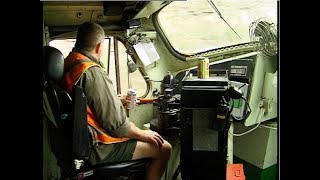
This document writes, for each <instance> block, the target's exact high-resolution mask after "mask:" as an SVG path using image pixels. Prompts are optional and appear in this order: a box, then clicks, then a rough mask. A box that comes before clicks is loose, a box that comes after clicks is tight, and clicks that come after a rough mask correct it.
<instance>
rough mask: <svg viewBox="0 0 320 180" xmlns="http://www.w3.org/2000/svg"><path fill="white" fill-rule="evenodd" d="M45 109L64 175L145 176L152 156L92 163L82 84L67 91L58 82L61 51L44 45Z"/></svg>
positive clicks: (107, 179) (124, 179)
mask: <svg viewBox="0 0 320 180" xmlns="http://www.w3.org/2000/svg"><path fill="white" fill-rule="evenodd" d="M43 64H44V72H43V86H44V87H43V111H44V114H45V116H46V118H45V119H46V120H48V123H47V124H48V136H49V139H48V140H49V144H50V146H51V149H52V151H53V153H54V155H55V156H56V158H57V160H58V165H59V166H60V167H61V168H62V172H63V173H62V175H61V179H99V180H100V179H103V180H133V179H137V180H138V179H139V180H141V179H144V172H145V166H146V165H147V163H148V162H149V158H144V159H139V160H132V161H124V162H115V163H103V164H97V165H91V164H90V163H89V162H88V158H89V155H90V149H91V141H90V139H89V138H90V136H89V131H88V125H87V114H86V113H87V111H86V103H87V102H86V97H85V95H84V93H83V89H82V88H81V87H80V86H77V85H74V87H73V92H72V93H67V92H66V91H64V90H63V89H62V88H61V87H60V86H59V85H58V82H59V81H60V80H61V78H62V76H63V72H64V57H63V55H62V53H61V52H60V51H59V50H58V49H56V48H54V47H50V46H45V47H44V48H43Z"/></svg>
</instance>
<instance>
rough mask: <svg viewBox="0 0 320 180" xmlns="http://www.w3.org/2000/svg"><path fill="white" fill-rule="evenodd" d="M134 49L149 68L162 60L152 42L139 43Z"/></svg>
mask: <svg viewBox="0 0 320 180" xmlns="http://www.w3.org/2000/svg"><path fill="white" fill-rule="evenodd" d="M133 48H134V49H135V51H136V52H137V54H138V56H139V58H140V59H141V61H142V63H143V65H144V66H148V65H149V64H152V63H153V62H155V61H157V60H159V59H160V56H159V54H158V52H157V51H156V49H155V47H154V45H153V43H152V42H139V43H138V44H136V45H133Z"/></svg>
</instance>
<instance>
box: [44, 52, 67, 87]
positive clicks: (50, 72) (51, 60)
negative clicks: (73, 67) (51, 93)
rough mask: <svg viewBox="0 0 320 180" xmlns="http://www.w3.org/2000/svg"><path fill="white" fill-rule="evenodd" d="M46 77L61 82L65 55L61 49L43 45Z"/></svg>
mask: <svg viewBox="0 0 320 180" xmlns="http://www.w3.org/2000/svg"><path fill="white" fill-rule="evenodd" d="M43 65H44V72H43V73H44V78H45V79H46V80H52V81H55V82H59V81H60V80H61V78H62V76H63V71H64V57H63V54H62V53H61V51H59V50H58V49H56V48H54V47H51V46H44V47H43Z"/></svg>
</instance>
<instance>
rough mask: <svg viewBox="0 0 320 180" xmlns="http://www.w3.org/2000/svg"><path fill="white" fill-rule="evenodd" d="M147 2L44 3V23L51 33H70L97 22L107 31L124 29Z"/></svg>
mask: <svg viewBox="0 0 320 180" xmlns="http://www.w3.org/2000/svg"><path fill="white" fill-rule="evenodd" d="M146 3H147V1H112V2H110V1H100V2H97V1H90V2H83V1H79V2H76V1H69V2H67V1H66V2H54V1H44V2H43V21H44V25H45V26H48V28H49V31H50V33H51V34H52V33H53V34H61V33H65V32H70V31H72V29H75V28H76V27H77V26H78V25H79V24H82V23H84V22H87V21H91V22H97V23H99V24H101V25H102V26H103V27H104V28H105V29H110V30H121V29H124V27H125V23H126V21H127V20H129V19H131V18H133V17H134V16H135V15H137V13H139V11H140V10H141V9H142V8H143V7H144V6H145V4H146Z"/></svg>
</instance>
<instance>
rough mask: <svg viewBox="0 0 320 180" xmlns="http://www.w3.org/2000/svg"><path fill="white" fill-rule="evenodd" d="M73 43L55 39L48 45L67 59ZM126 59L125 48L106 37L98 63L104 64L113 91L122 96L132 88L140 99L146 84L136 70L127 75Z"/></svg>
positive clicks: (116, 41)
mask: <svg viewBox="0 0 320 180" xmlns="http://www.w3.org/2000/svg"><path fill="white" fill-rule="evenodd" d="M75 42H76V40H75V39H56V40H52V41H50V42H49V45H50V46H52V47H55V48H57V49H59V50H60V51H61V52H62V54H63V55H64V57H67V56H68V54H69V53H70V51H71V50H72V48H73V47H74V44H75ZM127 59H128V57H127V53H126V47H125V46H124V45H123V44H122V43H121V42H120V41H118V40H116V39H114V38H113V37H106V39H105V43H104V53H103V55H102V57H101V59H100V61H101V62H102V63H103V64H104V67H105V71H106V72H107V74H108V75H109V78H110V79H111V80H112V82H113V86H114V89H115V91H116V92H117V94H123V95H124V94H126V93H127V90H128V89H129V88H134V89H136V90H137V96H138V97H140V96H142V95H144V94H145V92H146V91H147V84H146V82H145V80H144V78H143V76H142V74H141V73H140V71H139V70H138V69H137V70H136V71H134V72H132V73H129V71H128V66H127V61H128V60H127Z"/></svg>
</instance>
